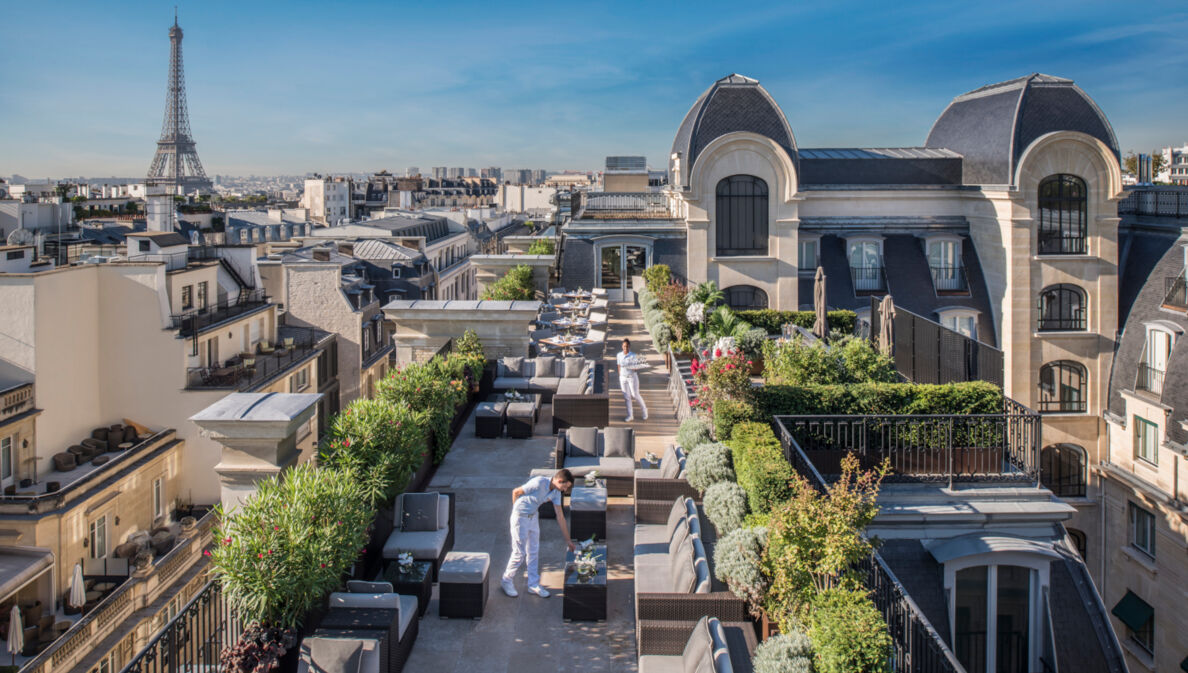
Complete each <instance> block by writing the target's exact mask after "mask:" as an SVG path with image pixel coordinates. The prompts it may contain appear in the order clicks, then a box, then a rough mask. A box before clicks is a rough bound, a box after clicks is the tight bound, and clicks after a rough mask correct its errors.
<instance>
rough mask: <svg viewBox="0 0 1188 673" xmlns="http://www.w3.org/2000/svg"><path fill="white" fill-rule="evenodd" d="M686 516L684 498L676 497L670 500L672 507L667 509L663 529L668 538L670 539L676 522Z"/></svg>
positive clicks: (674, 530) (675, 527)
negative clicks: (666, 518)
mask: <svg viewBox="0 0 1188 673" xmlns="http://www.w3.org/2000/svg"><path fill="white" fill-rule="evenodd" d="M685 516H686V514H685V499H684V498H677V499H676V500H673V501H672V508H671V509H669V510H668V522H667V523H665V524H664V525H665V530H667V531H668V539H669V540H671V539H672V535H673V533H675V532H676V529H677V524H679V523H680V522H681V520H682V519H684V518H685Z"/></svg>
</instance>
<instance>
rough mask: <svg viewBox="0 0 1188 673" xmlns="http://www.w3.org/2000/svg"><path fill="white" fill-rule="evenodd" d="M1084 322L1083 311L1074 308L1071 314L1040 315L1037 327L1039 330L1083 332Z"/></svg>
mask: <svg viewBox="0 0 1188 673" xmlns="http://www.w3.org/2000/svg"><path fill="white" fill-rule="evenodd" d="M1086 324H1087V323H1086V320H1085V312H1084V311H1083V310H1076V311H1073V313H1072V315H1065V316H1040V319H1039V325H1037V328H1038V329H1039V331H1041V332H1083V331H1085V326H1086Z"/></svg>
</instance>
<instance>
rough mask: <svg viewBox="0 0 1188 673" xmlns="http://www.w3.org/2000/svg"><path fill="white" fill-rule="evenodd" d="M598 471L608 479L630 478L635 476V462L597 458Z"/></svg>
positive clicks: (627, 459)
mask: <svg viewBox="0 0 1188 673" xmlns="http://www.w3.org/2000/svg"><path fill="white" fill-rule="evenodd" d="M598 471H599V472H601V473H602V474H604V475H606V476H608V477H630V476H632V475H634V474H635V461H634V460H631V459H630V458H599V459H598Z"/></svg>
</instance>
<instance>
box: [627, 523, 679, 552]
mask: <svg viewBox="0 0 1188 673" xmlns="http://www.w3.org/2000/svg"><path fill="white" fill-rule="evenodd" d="M669 538H670V536H669V534H668V527H667V526H664V525H662V524H658V523H637V524H635V540H634V542H635V547H634V549H633V550H632V553H633V556H634V557H635V558H636V559H638V558H639V557H640V556H643V555H645V554H659V555H662V556H668V540H669Z"/></svg>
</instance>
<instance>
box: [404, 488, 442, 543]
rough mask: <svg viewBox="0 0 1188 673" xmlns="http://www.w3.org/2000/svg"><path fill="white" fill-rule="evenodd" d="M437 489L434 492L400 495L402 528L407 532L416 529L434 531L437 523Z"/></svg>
mask: <svg viewBox="0 0 1188 673" xmlns="http://www.w3.org/2000/svg"><path fill="white" fill-rule="evenodd" d="M438 497H439V496H438V494H437V492H436V491H434V492H432V493H404V494H402V495H401V496H400V502H401V506H400V507H401V510H402V516H403V518H402V520H401V521H400V530H402V531H405V532H407V533H411V532H414V531H433V530H437V529H438V525H437V499H438Z"/></svg>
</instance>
